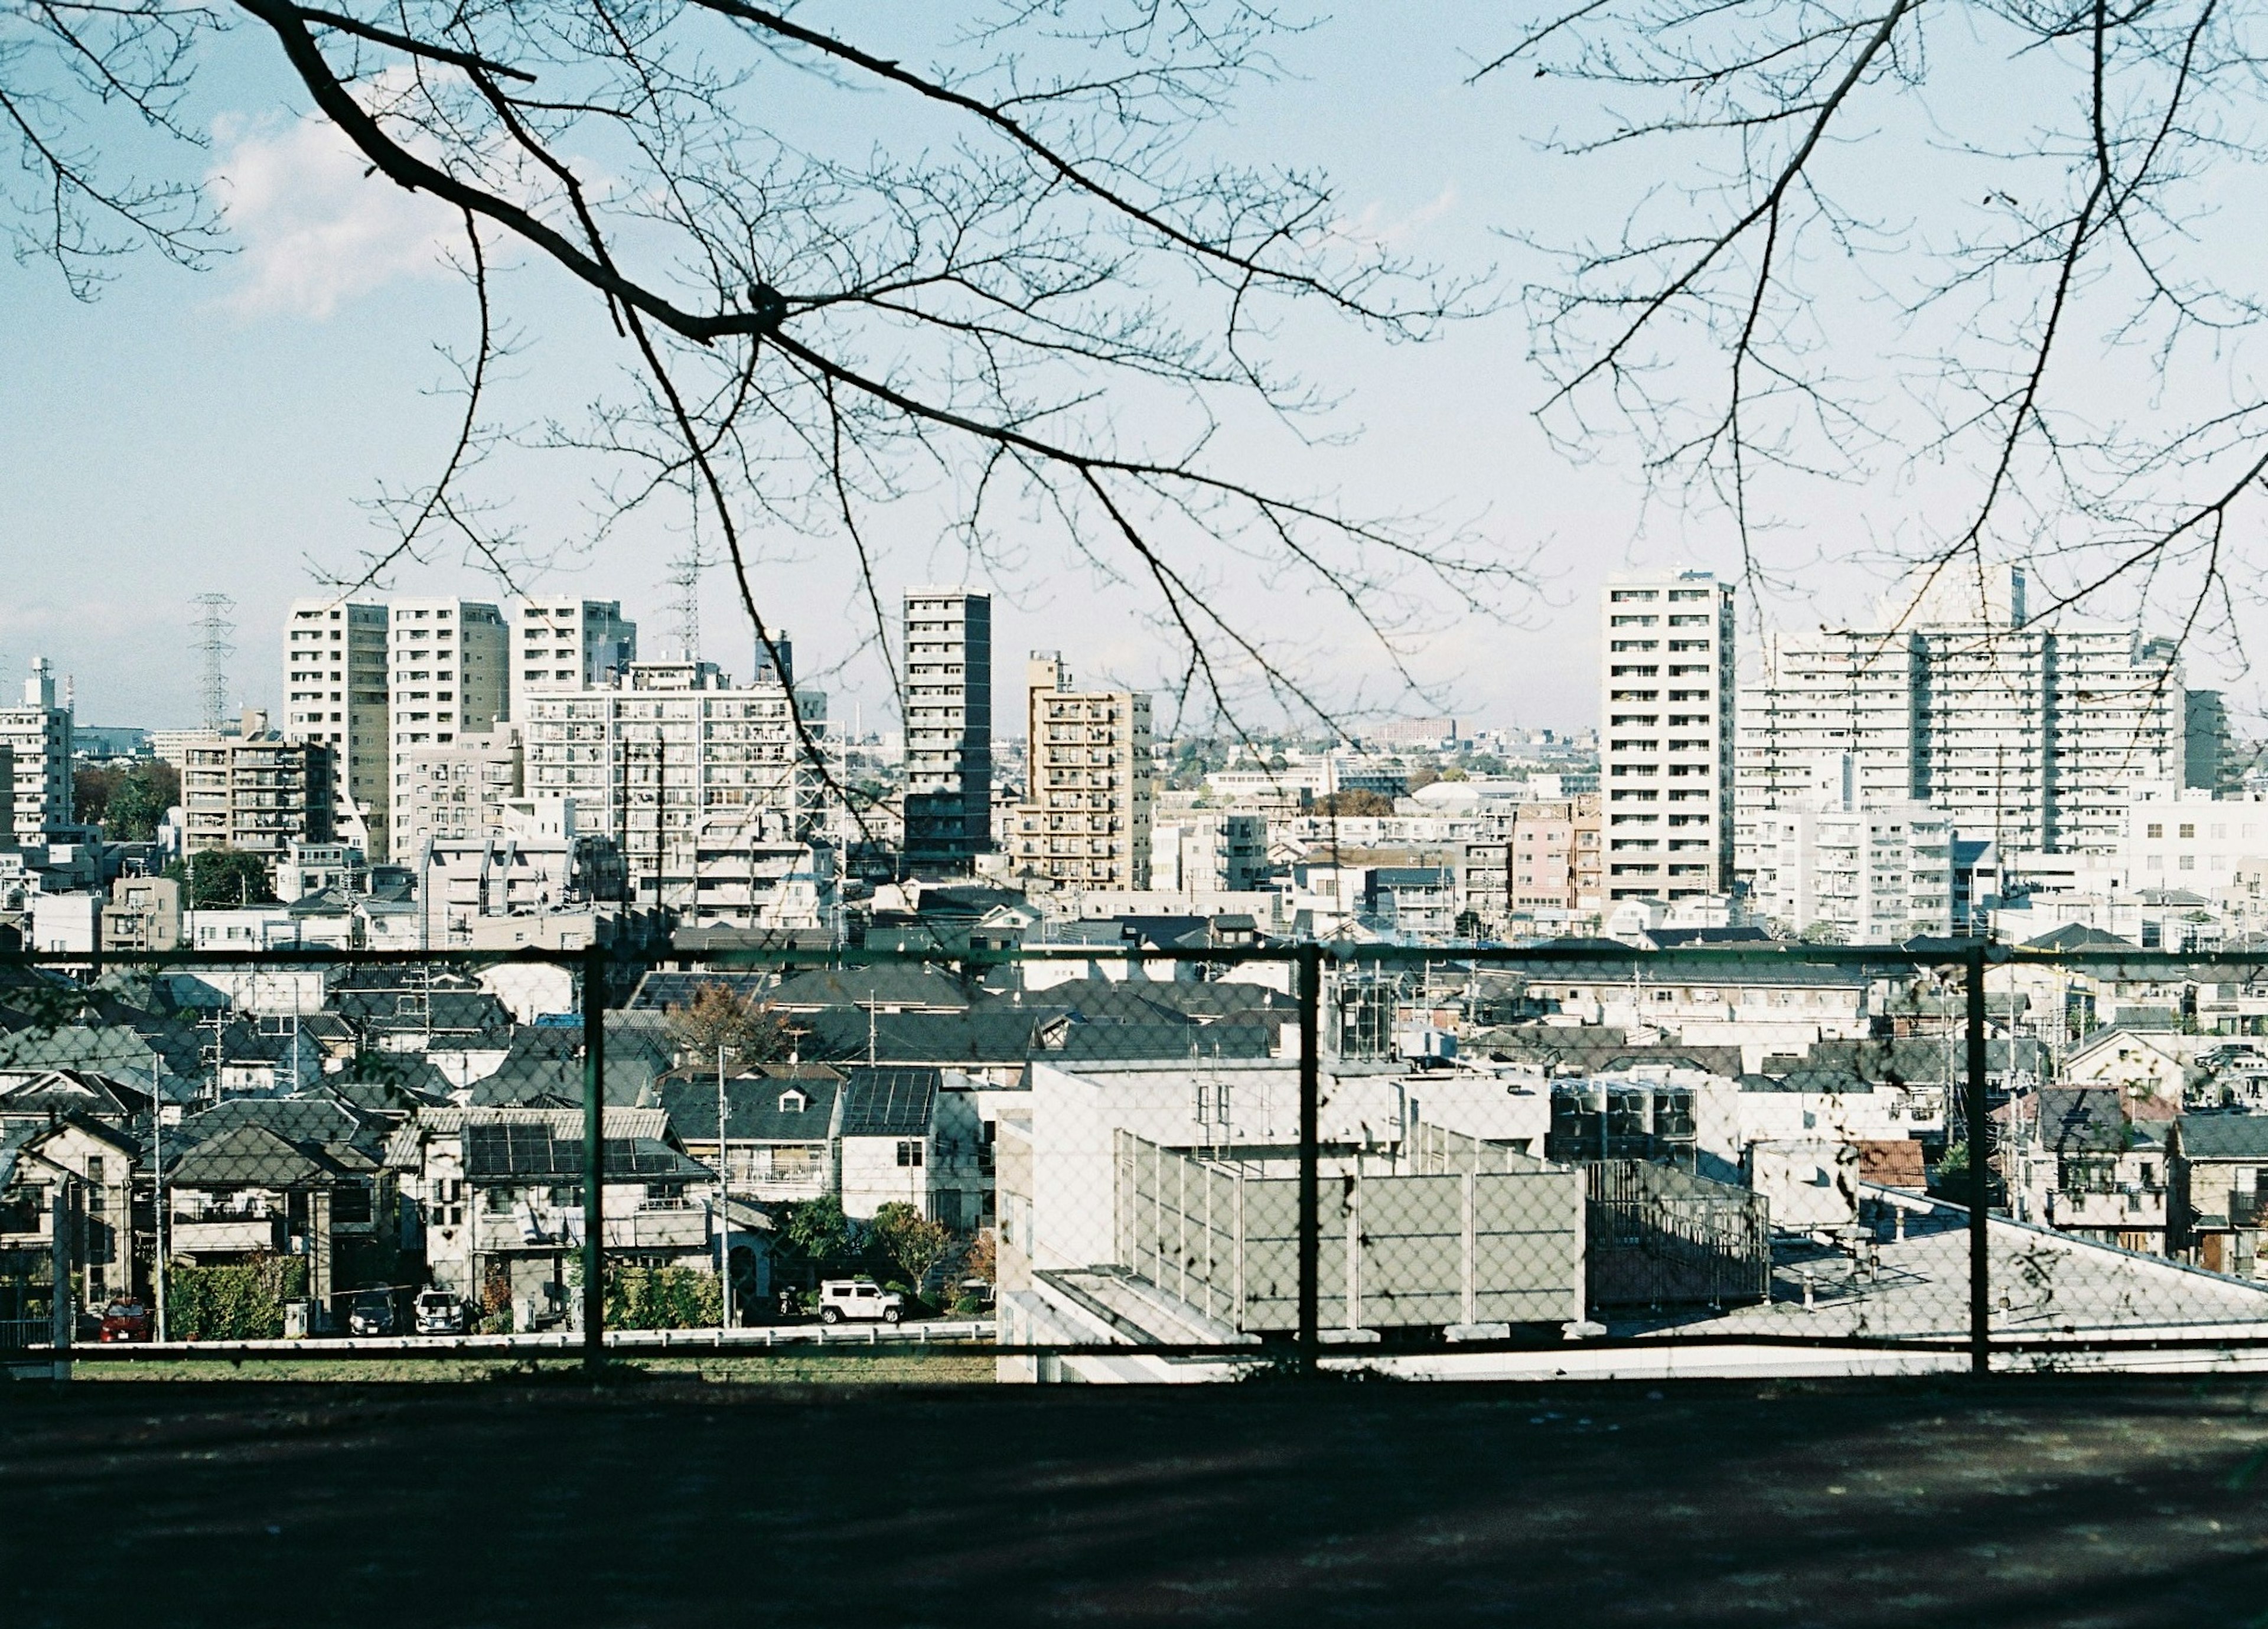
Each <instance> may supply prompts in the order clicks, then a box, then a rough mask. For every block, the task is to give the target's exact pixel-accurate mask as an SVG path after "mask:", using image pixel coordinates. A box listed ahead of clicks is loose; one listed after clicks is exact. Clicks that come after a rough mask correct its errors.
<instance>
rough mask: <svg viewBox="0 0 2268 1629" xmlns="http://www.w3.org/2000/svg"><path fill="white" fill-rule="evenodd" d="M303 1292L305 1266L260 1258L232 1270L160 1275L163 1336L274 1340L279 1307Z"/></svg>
mask: <svg viewBox="0 0 2268 1629" xmlns="http://www.w3.org/2000/svg"><path fill="white" fill-rule="evenodd" d="M306 1293H307V1264H306V1262H305V1261H302V1260H300V1259H299V1258H298V1257H295V1256H266V1257H260V1258H259V1259H257V1260H254V1261H251V1262H247V1263H246V1264H244V1265H242V1266H234V1267H186V1266H175V1267H172V1268H169V1269H167V1271H166V1334H167V1335H169V1336H171V1337H172V1338H173V1339H175V1340H279V1339H281V1338H283V1334H284V1302H285V1301H298V1300H299V1299H300V1298H301V1297H303V1296H304V1295H306Z"/></svg>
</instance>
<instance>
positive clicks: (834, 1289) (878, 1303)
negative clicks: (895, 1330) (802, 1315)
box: [819, 1279, 906, 1323]
mask: <svg viewBox="0 0 2268 1629" xmlns="http://www.w3.org/2000/svg"><path fill="white" fill-rule="evenodd" d="M905 1315H906V1298H905V1297H904V1296H902V1295H900V1294H897V1293H895V1291H888V1290H885V1289H883V1288H882V1286H880V1285H879V1284H877V1283H875V1282H874V1281H873V1279H827V1280H825V1281H824V1282H823V1283H821V1285H820V1286H819V1321H820V1322H821V1323H843V1322H844V1321H846V1320H849V1319H855V1318H864V1319H865V1320H866V1321H867V1322H869V1323H872V1322H873V1321H874V1320H875V1319H877V1318H879V1319H880V1320H881V1321H882V1322H883V1323H896V1322H897V1321H898V1320H899V1319H900V1318H902V1317H903V1316H905Z"/></svg>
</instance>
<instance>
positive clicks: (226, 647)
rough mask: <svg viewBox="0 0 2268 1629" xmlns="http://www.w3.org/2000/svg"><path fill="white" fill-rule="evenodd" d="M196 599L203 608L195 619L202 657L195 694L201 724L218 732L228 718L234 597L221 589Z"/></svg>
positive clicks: (202, 594) (234, 627)
mask: <svg viewBox="0 0 2268 1629" xmlns="http://www.w3.org/2000/svg"><path fill="white" fill-rule="evenodd" d="M196 603H197V604H198V605H200V606H202V607H203V608H204V614H203V615H202V616H200V617H199V618H198V619H197V650H198V652H199V653H200V654H202V655H203V658H204V669H203V673H202V674H200V675H199V676H198V680H197V696H198V699H199V700H200V701H201V702H202V703H203V705H204V714H205V728H206V729H208V730H210V731H211V732H212V733H215V734H218V733H220V726H222V725H223V724H225V723H226V722H227V721H228V659H229V658H230V657H231V656H233V655H234V654H235V653H236V646H235V645H233V644H232V643H230V640H229V635H231V634H232V633H234V632H235V631H236V622H235V619H234V618H232V616H231V615H229V613H231V612H232V611H233V610H235V609H236V601H233V600H232V599H230V598H229V597H228V596H227V595H226V594H225V593H201V594H199V595H198V596H197V598H196Z"/></svg>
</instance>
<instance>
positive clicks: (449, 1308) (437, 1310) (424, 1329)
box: [415, 1290, 465, 1335]
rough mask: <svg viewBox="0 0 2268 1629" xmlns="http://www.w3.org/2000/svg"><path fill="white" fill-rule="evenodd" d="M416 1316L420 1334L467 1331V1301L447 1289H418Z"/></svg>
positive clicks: (452, 1333) (449, 1333) (458, 1333)
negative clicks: (461, 1299)
mask: <svg viewBox="0 0 2268 1629" xmlns="http://www.w3.org/2000/svg"><path fill="white" fill-rule="evenodd" d="M415 1316H416V1330H417V1332H418V1333H419V1334H420V1335H461V1334H463V1333H464V1332H465V1303H464V1302H463V1301H460V1300H459V1299H458V1298H457V1297H456V1296H454V1295H452V1294H449V1292H448V1291H446V1290H420V1291H418V1292H417V1308H416V1315H415Z"/></svg>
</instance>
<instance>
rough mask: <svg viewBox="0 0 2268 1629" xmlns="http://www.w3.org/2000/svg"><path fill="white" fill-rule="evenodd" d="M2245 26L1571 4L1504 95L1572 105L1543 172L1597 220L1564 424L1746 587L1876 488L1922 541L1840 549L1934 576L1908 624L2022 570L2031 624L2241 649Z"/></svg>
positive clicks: (1530, 26)
mask: <svg viewBox="0 0 2268 1629" xmlns="http://www.w3.org/2000/svg"><path fill="white" fill-rule="evenodd" d="M2259 27H2260V25H2259V20H2258V18H2257V14H2256V13H2255V12H2254V11H2251V9H2250V8H2248V7H2243V6H2231V5H2227V4H2220V0H2171V3H2169V4H2144V5H2117V6H2113V5H2110V4H2105V3H2104V0H2094V3H2093V4H2086V3H2084V0H2075V3H2074V4H2062V5H2042V4H2021V3H2009V0H1956V3H1955V4H1928V5H1925V4H1920V3H1919V0H1824V3H1823V4H1809V5H1803V6H1773V5H1747V6H1723V5H1718V4H1712V0H1580V3H1579V0H1561V3H1560V4H1557V6H1555V7H1553V8H1552V9H1551V10H1550V11H1547V12H1545V13H1544V14H1543V15H1541V16H1539V17H1537V18H1534V19H1532V20H1530V21H1529V22H1528V23H1527V24H1526V25H1525V26H1524V32H1523V33H1521V34H1520V35H1519V36H1517V37H1507V38H1506V40H1505V41H1503V42H1502V44H1503V45H1504V49H1503V51H1502V54H1501V55H1500V56H1499V57H1498V58H1497V59H1496V60H1495V61H1493V62H1491V63H1490V64H1489V65H1488V67H1487V68H1486V69H1484V77H1486V76H1487V75H1489V74H1491V73H1493V74H1496V75H1498V76H1499V79H1500V81H1501V82H1502V83H1504V84H1505V85H1507V86H1508V85H1512V84H1515V83H1516V84H1518V85H1521V87H1522V88H1523V90H1525V88H1526V87H1527V86H1528V85H1532V84H1533V83H1534V82H1535V80H1539V79H1541V80H1547V81H1550V82H1551V83H1552V85H1553V86H1554V87H1566V88H1563V89H1558V90H1557V94H1552V93H1550V92H1544V94H1545V95H1546V96H1547V97H1548V100H1549V103H1550V107H1551V109H1552V110H1553V111H1552V114H1551V115H1550V116H1552V117H1553V118H1554V120H1555V122H1556V123H1557V128H1556V129H1553V130H1552V131H1551V133H1550V138H1549V141H1548V145H1549V147H1550V149H1551V150H1552V151H1554V152H1555V153H1556V154H1557V156H1558V157H1559V158H1561V159H1562V160H1564V161H1565V162H1566V163H1568V164H1570V165H1573V166H1580V170H1579V174H1578V177H1577V179H1579V180H1580V181H1582V182H1583V183H1584V184H1585V186H1586V188H1587V195H1588V196H1592V197H1595V198H1596V199H1597V200H1598V201H1599V206H1600V216H1599V217H1598V219H1597V220H1596V221H1595V222H1593V223H1589V224H1587V225H1578V226H1576V227H1575V228H1574V229H1573V230H1572V231H1570V232H1566V233H1565V235H1563V236H1561V237H1559V239H1558V240H1557V241H1556V242H1554V243H1552V244H1550V246H1549V247H1550V250H1551V251H1552V261H1551V263H1550V266H1549V268H1548V269H1546V270H1545V271H1543V274H1542V275H1540V276H1538V277H1537V278H1536V280H1535V286H1534V287H1533V289H1532V291H1531V297H1530V302H1529V303H1530V310H1531V315H1532V317H1533V318H1534V320H1535V322H1536V325H1537V327H1536V343H1537V350H1538V353H1539V355H1540V356H1541V357H1543V360H1544V362H1545V365H1546V366H1547V367H1548V369H1549V370H1550V374H1551V390H1550V398H1549V401H1548V402H1547V403H1546V405H1545V409H1544V412H1545V422H1546V424H1547V425H1549V426H1550V427H1552V428H1553V430H1554V431H1555V433H1557V434H1559V435H1561V436H1562V437H1563V438H1565V439H1567V440H1569V441H1571V442H1580V444H1582V445H1583V446H1584V447H1585V448H1586V450H1587V451H1591V452H1594V453H1595V451H1596V448H1597V445H1598V439H1599V436H1600V432H1601V430H1602V427H1603V426H1607V425H1609V424H1616V423H1619V424H1621V425H1622V426H1623V427H1624V430H1625V431H1629V432H1630V433H1631V434H1632V435H1633V436H1634V437H1635V439H1636V440H1637V442H1638V446H1639V449H1640V453H1641V458H1642V460H1643V462H1644V463H1645V467H1646V469H1647V470H1648V472H1649V475H1650V478H1652V479H1653V480H1654V481H1655V482H1656V483H1658V485H1659V487H1660V489H1661V490H1663V491H1664V492H1665V493H1667V494H1668V495H1669V496H1671V497H1673V498H1679V499H1683V500H1692V501H1697V502H1699V503H1701V504H1703V505H1716V506H1718V507H1719V508H1720V510H1721V512H1723V513H1724V514H1725V515H1726V516H1727V518H1728V519H1729V520H1730V521H1731V523H1732V525H1733V526H1734V528H1735V529H1736V530H1737V532H1738V534H1739V536H1740V538H1741V541H1742V545H1743V547H1744V549H1745V550H1746V553H1747V558H1748V562H1749V572H1750V576H1751V579H1752V580H1753V581H1754V582H1755V584H1756V586H1764V587H1770V586H1772V585H1773V581H1774V577H1775V569H1776V565H1777V566H1786V565H1788V564H1792V562H1793V561H1794V560H1795V559H1796V558H1798V557H1797V556H1796V555H1795V554H1793V552H1789V551H1786V550H1784V549H1780V548H1779V547H1778V545H1777V544H1776V543H1775V540H1774V533H1775V531H1776V530H1779V529H1783V528H1784V527H1786V523H1787V522H1788V521H1790V520H1793V519H1794V518H1796V517H1798V516H1805V517H1809V516H1815V515H1816V514H1817V513H1818V512H1820V510H1821V508H1822V506H1823V505H1828V504H1832V505H1834V506H1835V508H1837V509H1838V510H1842V511H1845V512H1850V511H1853V510H1858V509H1859V508H1860V506H1861V504H1862V503H1863V499H1859V500H1855V501H1854V499H1853V498H1852V496H1850V495H1847V494H1845V495H1841V496H1839V497H1838V495H1837V487H1839V486H1844V485H1850V484H1856V485H1858V486H1859V487H1861V488H1862V489H1864V490H1866V491H1869V492H1884V493H1887V492H1889V491H1891V490H1896V494H1897V497H1896V510H1897V512H1898V513H1899V514H1900V516H1901V517H1902V520H1901V521H1900V523H1899V524H1898V525H1897V526H1896V528H1895V529H1892V530H1889V531H1888V532H1887V533H1885V534H1877V535H1876V536H1875V537H1874V538H1873V539H1872V540H1869V539H1868V538H1867V537H1866V535H1865V534H1862V533H1860V532H1859V531H1858V530H1857V528H1856V527H1852V528H1847V529H1845V530H1844V531H1842V532H1840V533H1838V534H1837V535H1836V537H1835V540H1834V542H1833V544H1832V545H1831V547H1832V549H1833V550H1834V551H1835V552H1836V553H1837V554H1838V555H1842V556H1845V557H1848V556H1850V555H1852V553H1854V552H1859V553H1863V552H1867V551H1871V552H1873V553H1874V554H1875V555H1876V556H1877V557H1881V558H1882V559H1884V560H1885V561H1886V562H1890V563H1899V564H1907V565H1911V566H1915V567H1918V571H1917V572H1916V574H1915V576H1914V577H1913V578H1912V579H1911V584H1910V586H1909V587H1908V588H1907V589H1906V590H1905V591H1904V594H1903V595H1902V596H1901V597H1900V599H1899V600H1898V601H1896V602H1894V603H1892V604H1891V605H1890V606H1889V611H1890V612H1891V614H1892V615H1902V616H1903V615H1911V614H1913V613H1915V612H1917V611H1918V609H1919V601H1920V596H1921V595H1922V593H1926V592H1933V591H1934V590H1936V589H1940V588H1946V589H1955V590H1958V591H1960V592H1961V593H1962V596H1963V597H1967V598H1970V599H1972V600H1973V599H1974V598H1975V597H1977V595H1978V594H1979V593H1981V590H1982V588H1983V586H1984V585H1983V582H1982V580H1981V579H1983V577H1984V574H1985V568H1986V567H1987V566H1988V565H1991V564H1996V563H2002V562H2007V561H2012V560H2013V561H2025V560H2029V562H2030V564H2031V568H2032V569H2031V573H2030V574H2031V577H2032V579H2033V580H2032V582H2031V585H2030V588H2031V592H2030V594H2029V606H2028V609H2029V613H2030V615H2032V616H2033V617H2035V618H2036V617H2038V616H2039V615H2042V614H2043V613H2044V612H2051V611H2053V610H2055V609H2057V608H2058V607H2060V606H2063V605H2066V604H2071V603H2074V602H2077V601H2084V600H2087V599H2089V598H2096V597H2102V596H2109V595H2115V596H2117V597H2118V598H2119V599H2122V600H2124V601H2128V602H2130V603H2132V602H2139V605H2140V606H2141V608H2143V609H2145V610H2146V611H2147V609H2148V608H2150V607H2151V606H2152V605H2153V604H2154V603H2155V604H2158V605H2160V606H2161V607H2163V608H2168V609H2169V610H2170V612H2171V613H2172V615H2173V619H2174V621H2175V622H2176V624H2177V625H2178V626H2179V628H2180V629H2181V630H2182V632H2183V634H2184V636H2186V635H2187V634H2189V633H2190V632H2191V631H2193V630H2200V629H2205V628H2216V627H2217V628H2218V629H2219V630H2221V631H2222V632H2224V633H2226V634H2229V635H2232V636H2233V635H2234V634H2235V627H2234V618H2235V608H2236V607H2237V606H2238V605H2239V604H2241V603H2243V602H2244V596H2245V595H2246V593H2248V591H2249V583H2248V582H2247V581H2246V580H2244V579H2247V578H2249V577H2250V575H2252V572H2251V571H2247V570H2246V569H2245V568H2247V567H2257V560H2256V559H2255V558H2254V557H2253V556H2252V554H2251V552H2250V546H2251V540H2252V538H2253V537H2254V536H2256V535H2257V529H2258V527H2259V524H2260V521H2261V520H2262V518H2263V511H2264V499H2268V481H2264V477H2268V434H2264V431H2268V394H2264V393H2263V391H2262V390H2261V389H2260V387H2259V386H2258V384H2257V380H2258V379H2259V377H2260V373H2261V369H2260V367H2259V365H2258V364H2259V360H2260V357H2261V353H2262V350H2263V346H2264V344H2268V327H2264V325H2263V323H2262V321H2261V318H2262V317H2263V315H2264V314H2268V287H2264V275H2268V274H2264V272H2263V269H2262V266H2261V262H2260V259H2259V256H2258V255H2257V254H2254V253H2253V252H2252V249H2251V245H2250V235H2249V234H2250V221H2249V219H2248V218H2246V216H2245V212H2243V211H2231V210H2228V209H2227V207H2226V198H2227V195H2228V188H2231V187H2235V186H2242V185H2243V184H2245V181H2246V179H2248V178H2249V177H2250V175H2251V173H2254V172H2255V171H2256V170H2257V166H2258V165H2259V162H2260V156H2261V153H2262V151H2263V137H2264V136H2268V129H2264V117H2268V115H2264V103H2263V100H2262V98H2261V90H2262V84H2263V77H2264V75H2263V70H2262V67H2261V63H2262V60H2263V58H2262V55H2261V50H2260V41H2259V40H2258V38H2257V35H2258V33H2259ZM1515 68H1517V69H1518V70H1520V71H1519V72H1518V74H1517V75H1516V76H1514V75H1513V72H1512V70H1514V69H1515ZM1530 70H1532V72H1531V71H1530ZM1593 86H1596V87H1600V89H1599V93H1598V94H1597V96H1596V97H1595V99H1594V100H1593V99H1591V98H1589V96H1588V91H1589V89H1590V87H1593ZM1571 92H1572V94H1571ZM1563 112H1564V113H1565V114H1566V115H1567V117H1566V119H1565V122H1558V121H1557V114H1560V113H1563ZM1609 158H1612V160H1613V161H1614V162H1615V163H1616V164H1617V165H1619V166H1621V167H1620V168H1619V169H1618V170H1616V171H1615V172H1613V173H1605V172H1604V170H1603V166H1604V165H1605V164H1606V163H1607V162H1608V161H1609ZM1820 541H1821V540H1820V538H1819V536H1818V534H1817V532H1816V530H1815V529H1808V530H1807V533H1806V534H1805V535H1804V537H1803V539H1802V542H1801V543H1800V548H1801V549H1803V550H1806V551H1808V550H1810V549H1813V548H1815V546H1816V545H1818V543H1819V542H1820Z"/></svg>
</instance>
